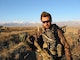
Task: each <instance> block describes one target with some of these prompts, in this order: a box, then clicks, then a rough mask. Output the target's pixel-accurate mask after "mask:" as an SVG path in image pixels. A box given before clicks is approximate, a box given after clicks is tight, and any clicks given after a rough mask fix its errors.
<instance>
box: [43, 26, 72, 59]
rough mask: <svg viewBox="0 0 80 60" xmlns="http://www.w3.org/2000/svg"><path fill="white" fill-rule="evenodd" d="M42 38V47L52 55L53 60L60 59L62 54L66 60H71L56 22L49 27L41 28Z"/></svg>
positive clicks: (67, 47)
mask: <svg viewBox="0 0 80 60" xmlns="http://www.w3.org/2000/svg"><path fill="white" fill-rule="evenodd" d="M42 38H43V41H44V44H43V48H44V49H46V51H47V52H48V54H50V55H52V57H53V60H61V57H62V56H64V54H65V56H66V60H71V58H70V57H71V53H70V50H69V45H68V43H67V41H66V39H65V37H64V35H63V31H62V30H61V29H60V28H59V27H58V26H57V25H56V24H52V25H51V27H50V29H44V28H42Z"/></svg>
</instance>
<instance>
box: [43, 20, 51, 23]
mask: <svg viewBox="0 0 80 60" xmlns="http://www.w3.org/2000/svg"><path fill="white" fill-rule="evenodd" d="M48 22H50V20H48V21H42V23H48Z"/></svg>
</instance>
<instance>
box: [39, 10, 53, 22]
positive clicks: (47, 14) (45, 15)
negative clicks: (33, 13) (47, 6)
mask: <svg viewBox="0 0 80 60" xmlns="http://www.w3.org/2000/svg"><path fill="white" fill-rule="evenodd" d="M42 17H49V19H50V21H52V17H51V14H50V13H48V12H45V11H43V12H42V13H41V17H40V19H41V20H42Z"/></svg>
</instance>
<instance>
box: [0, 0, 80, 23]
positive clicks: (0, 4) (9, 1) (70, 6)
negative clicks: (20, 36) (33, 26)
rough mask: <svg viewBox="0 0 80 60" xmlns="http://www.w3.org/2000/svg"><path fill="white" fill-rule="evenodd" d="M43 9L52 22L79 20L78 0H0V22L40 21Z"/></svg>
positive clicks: (79, 4) (79, 3) (79, 8)
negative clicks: (49, 15) (48, 14)
mask: <svg viewBox="0 0 80 60" xmlns="http://www.w3.org/2000/svg"><path fill="white" fill-rule="evenodd" d="M43 11H47V12H49V13H50V14H51V15H52V18H53V22H59V21H73V20H80V0H0V22H20V23H21V22H40V15H41V12H43Z"/></svg>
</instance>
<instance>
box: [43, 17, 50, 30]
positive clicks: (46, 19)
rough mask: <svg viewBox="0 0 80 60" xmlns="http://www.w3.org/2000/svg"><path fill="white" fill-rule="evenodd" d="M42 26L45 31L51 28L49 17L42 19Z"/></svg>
mask: <svg viewBox="0 0 80 60" xmlns="http://www.w3.org/2000/svg"><path fill="white" fill-rule="evenodd" d="M42 25H43V27H44V28H45V29H49V28H50V26H51V21H50V19H49V17H42Z"/></svg>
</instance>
